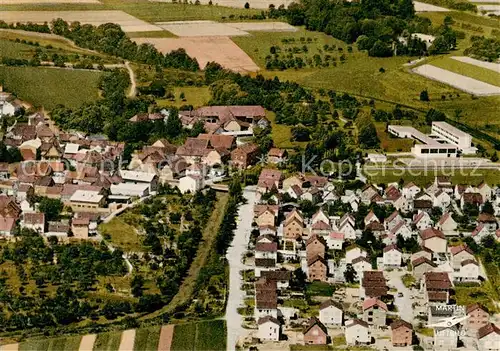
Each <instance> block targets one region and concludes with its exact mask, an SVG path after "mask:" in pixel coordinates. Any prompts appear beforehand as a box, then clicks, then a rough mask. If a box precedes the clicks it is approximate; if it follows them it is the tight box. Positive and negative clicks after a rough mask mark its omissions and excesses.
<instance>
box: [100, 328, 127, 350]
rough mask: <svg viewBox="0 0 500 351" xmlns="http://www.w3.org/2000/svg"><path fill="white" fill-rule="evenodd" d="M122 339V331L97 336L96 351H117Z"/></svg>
mask: <svg viewBox="0 0 500 351" xmlns="http://www.w3.org/2000/svg"><path fill="white" fill-rule="evenodd" d="M121 337H122V332H121V331H116V332H108V333H101V334H97V339H96V341H95V343H94V351H117V350H118V347H119V346H120V340H121Z"/></svg>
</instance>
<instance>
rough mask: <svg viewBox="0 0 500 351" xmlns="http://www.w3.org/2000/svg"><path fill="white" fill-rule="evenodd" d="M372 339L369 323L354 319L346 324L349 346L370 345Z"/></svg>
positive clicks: (346, 337)
mask: <svg viewBox="0 0 500 351" xmlns="http://www.w3.org/2000/svg"><path fill="white" fill-rule="evenodd" d="M371 339H372V337H371V335H370V329H369V326H368V323H366V322H364V321H362V320H359V319H352V320H349V321H347V322H346V323H345V340H346V343H347V345H357V344H369V343H370V342H371Z"/></svg>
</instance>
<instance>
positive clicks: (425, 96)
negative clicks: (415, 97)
mask: <svg viewBox="0 0 500 351" xmlns="http://www.w3.org/2000/svg"><path fill="white" fill-rule="evenodd" d="M420 101H429V93H428V92H427V90H422V91H421V92H420Z"/></svg>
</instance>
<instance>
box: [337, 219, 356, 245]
mask: <svg viewBox="0 0 500 351" xmlns="http://www.w3.org/2000/svg"><path fill="white" fill-rule="evenodd" d="M339 232H341V233H343V234H344V238H345V239H347V240H354V239H356V230H355V229H354V226H353V225H352V224H351V222H349V221H345V222H344V224H343V225H341V226H340V227H339Z"/></svg>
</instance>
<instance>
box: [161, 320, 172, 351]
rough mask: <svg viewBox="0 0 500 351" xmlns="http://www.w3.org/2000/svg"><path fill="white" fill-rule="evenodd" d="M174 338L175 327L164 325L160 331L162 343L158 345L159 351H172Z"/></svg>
mask: <svg viewBox="0 0 500 351" xmlns="http://www.w3.org/2000/svg"><path fill="white" fill-rule="evenodd" d="M173 338H174V325H173V324H169V325H164V326H163V327H161V331H160V342H159V343H158V351H170V346H171V345H172V339H173Z"/></svg>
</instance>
